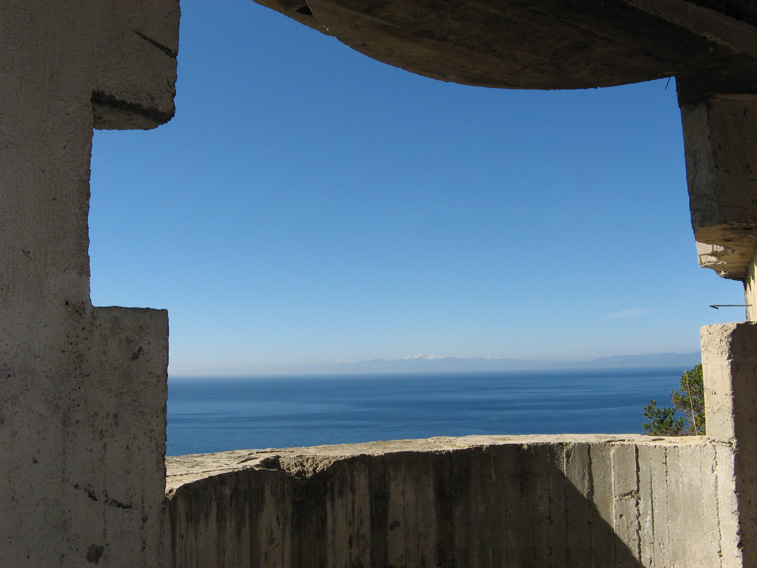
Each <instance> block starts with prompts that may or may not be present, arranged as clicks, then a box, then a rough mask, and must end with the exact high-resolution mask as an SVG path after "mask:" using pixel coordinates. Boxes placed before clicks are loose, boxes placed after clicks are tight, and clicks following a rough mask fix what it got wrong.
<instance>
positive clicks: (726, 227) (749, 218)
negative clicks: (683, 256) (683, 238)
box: [681, 95, 757, 280]
mask: <svg viewBox="0 0 757 568" xmlns="http://www.w3.org/2000/svg"><path fill="white" fill-rule="evenodd" d="M681 117H682V120H683V134H684V143H685V147H686V175H687V178H688V186H689V198H690V205H691V222H692V225H693V228H694V236H695V237H696V240H697V249H698V254H699V262H700V264H701V265H702V266H704V267H706V268H712V269H713V270H715V271H717V272H718V273H719V274H720V275H721V276H723V277H726V278H732V279H736V280H744V279H745V278H746V277H747V272H748V268H749V265H750V261H751V258H752V255H753V253H754V250H755V243H757V136H755V132H757V95H713V96H711V97H710V98H708V99H707V100H704V101H701V102H697V103H694V104H686V105H683V106H682V107H681Z"/></svg>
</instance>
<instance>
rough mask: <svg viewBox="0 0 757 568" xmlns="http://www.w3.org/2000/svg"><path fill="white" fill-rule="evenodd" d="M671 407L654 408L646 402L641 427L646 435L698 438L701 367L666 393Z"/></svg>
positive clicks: (701, 426) (702, 412)
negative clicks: (671, 404) (676, 387)
mask: <svg viewBox="0 0 757 568" xmlns="http://www.w3.org/2000/svg"><path fill="white" fill-rule="evenodd" d="M670 399H671V401H672V402H673V407H672V408H670V407H658V406H657V401H656V400H650V401H649V404H648V405H647V406H645V407H644V418H646V419H647V422H646V423H645V424H643V425H642V427H643V428H644V433H645V434H648V435H650V436H696V435H699V436H702V435H704V433H705V426H704V419H705V409H704V377H703V374H702V365H697V366H696V367H694V368H693V369H691V370H690V371H686V372H684V373H683V375H681V388H680V390H678V391H671V392H670Z"/></svg>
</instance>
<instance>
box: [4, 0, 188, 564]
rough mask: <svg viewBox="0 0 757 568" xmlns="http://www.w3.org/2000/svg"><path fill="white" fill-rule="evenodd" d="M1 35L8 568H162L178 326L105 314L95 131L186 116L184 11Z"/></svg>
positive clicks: (47, 12) (163, 2)
mask: <svg viewBox="0 0 757 568" xmlns="http://www.w3.org/2000/svg"><path fill="white" fill-rule="evenodd" d="M0 22H2V28H3V30H2V34H0V85H2V88H0V116H2V120H0V149H1V150H0V377H2V379H0V380H1V381H2V383H1V384H0V455H2V460H0V478H1V479H4V480H8V482H7V483H6V484H5V485H4V487H3V490H2V491H1V492H0V534H2V538H0V564H2V565H3V566H19V565H22V564H27V565H33V566H81V565H85V564H86V563H97V564H98V565H100V566H124V565H129V564H142V565H154V564H155V563H159V562H160V558H161V554H160V552H161V547H160V546H159V543H160V533H161V525H162V522H163V518H164V513H163V496H162V487H163V476H164V465H163V455H164V453H165V392H166V384H165V381H166V370H167V369H166V365H167V332H168V330H167V320H166V315H165V313H164V312H151V311H140V310H136V311H129V310H117V309H100V308H93V307H92V305H91V302H90V297H89V257H88V247H89V239H88V232H87V214H88V210H89V158H90V153H91V143H92V132H93V128H94V127H95V126H96V125H98V126H107V127H109V128H124V127H154V126H156V125H157V124H160V123H162V122H165V121H166V120H168V118H170V116H172V114H173V101H172V98H173V82H174V80H175V77H176V58H175V54H174V55H171V54H170V53H169V52H170V51H171V50H172V49H173V51H175V46H176V43H177V40H178V37H177V35H178V2H177V0H138V1H136V2H131V1H127V0H104V1H101V0H83V1H81V2H77V3H75V5H72V4H71V3H65V2H40V1H25V0H7V1H4V2H0ZM139 34H142V35H144V36H145V37H147V38H149V39H154V40H155V41H154V42H150V41H147V40H145V39H144V38H142V37H141V36H140V35H139ZM156 38H157V39H156ZM158 43H159V44H161V45H163V46H164V47H166V48H167V49H165V50H163V49H159V48H158V46H157V45H156V44H158ZM172 46H173V47H172ZM93 98H94V99H96V100H95V101H94V102H93ZM98 109H100V110H103V109H106V110H107V109H110V111H111V112H110V114H109V116H108V117H105V116H104V115H103V117H102V121H101V117H100V115H101V113H100V110H98ZM103 112H104V111H103Z"/></svg>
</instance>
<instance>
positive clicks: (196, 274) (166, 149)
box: [90, 0, 744, 375]
mask: <svg viewBox="0 0 757 568" xmlns="http://www.w3.org/2000/svg"><path fill="white" fill-rule="evenodd" d="M177 91H178V92H177V97H176V107H177V112H176V117H175V118H174V119H173V120H172V121H171V122H170V123H169V124H167V125H165V126H162V127H160V128H158V129H156V130H152V131H148V132H143V131H131V132H124V131H107V132H97V133H96V134H95V139H94V148H93V157H92V205H91V211H90V231H91V246H90V254H91V262H92V284H91V286H92V299H93V302H94V304H95V305H106V306H107V305H121V306H136V307H154V308H167V309H168V310H169V317H170V326H171V330H170V346H171V347H170V360H171V363H170V373H171V374H173V375H181V374H202V373H216V372H220V373H223V372H233V371H236V372H238V371H243V370H245V369H252V368H253V367H258V366H260V365H278V364H286V363H308V362H327V361H341V360H366V359H374V358H382V359H396V358H401V357H404V356H408V355H416V354H420V353H423V354H426V355H437V356H445V355H448V356H461V355H462V356H469V357H479V356H492V357H514V358H526V359H550V360H554V359H566V360H577V359H590V358H595V357H601V356H609V355H627V354H640V353H660V352H668V351H673V352H693V351H697V350H698V349H699V328H700V326H702V325H706V324H710V323H717V322H722V321H736V320H742V319H744V314H743V310H742V309H738V308H736V309H730V310H713V309H711V308H709V307H708V305H709V304H713V303H719V304H741V303H743V295H742V287H741V284H740V283H737V282H732V281H726V280H722V279H720V278H718V277H717V276H716V275H715V273H714V272H712V271H710V270H705V269H702V268H699V267H698V265H697V261H696V248H695V245H694V238H693V234H692V230H691V226H690V219H689V214H688V197H687V193H686V176H685V169H684V158H683V143H682V134H681V125H680V115H679V112H678V108H677V104H676V94H675V81H674V80H673V81H670V83H669V84H668V82H667V80H662V81H656V82H652V83H645V84H640V85H631V86H625V87H618V88H612V89H596V90H588V91H554V92H537V91H507V90H493V89H484V88H474V87H466V86H461V85H455V84H448V83H442V82H438V81H433V80H431V79H427V78H424V77H419V76H416V75H413V74H411V73H408V72H406V71H402V70H399V69H395V68H393V67H390V66H387V65H385V64H382V63H379V62H376V61H373V60H371V59H369V58H367V57H365V56H363V55H361V54H359V53H357V52H354V51H352V50H350V49H349V48H347V47H345V46H344V45H342V44H340V43H339V42H338V41H337V40H335V39H334V38H330V37H327V36H324V35H322V34H320V33H318V32H316V31H314V30H311V29H309V28H306V27H304V26H301V25H299V24H297V23H296V22H293V21H291V20H289V19H288V18H286V17H284V16H281V15H280V14H277V13H275V12H272V11H270V10H267V9H265V8H263V7H261V6H258V5H257V4H254V3H253V2H252V0H219V1H218V2H206V1H200V0H182V23H181V40H180V53H179V81H178V83H177Z"/></svg>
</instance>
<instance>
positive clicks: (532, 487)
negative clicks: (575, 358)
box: [165, 435, 740, 567]
mask: <svg viewBox="0 0 757 568" xmlns="http://www.w3.org/2000/svg"><path fill="white" fill-rule="evenodd" d="M717 452H720V453H721V454H722V455H721V456H720V458H721V459H720V463H721V467H723V468H725V469H724V470H723V471H718V472H717V473H716V472H715V471H714V470H713V463H714V462H715V457H716V453H717ZM731 454H732V452H731V446H730V444H729V443H727V442H724V443H717V444H715V443H712V442H709V441H707V440H706V439H704V438H690V439H680V438H679V439H671V438H668V439H661V438H657V439H653V438H649V437H642V436H630V437H623V436H600V435H580V436H579V435H576V436H569V435H565V436H510V437H508V436H470V437H466V438H433V439H430V440H405V441H398V442H376V443H370V444H354V445H344V446H322V447H315V448H295V449H286V450H260V451H236V452H224V453H219V454H206V455H196V456H182V457H178V458H168V463H167V465H168V483H167V487H168V495H169V504H168V511H167V514H168V518H167V521H166V526H167V535H166V539H165V542H166V551H165V558H166V562H167V565H168V566H175V567H179V566H182V567H190V566H193V567H195V566H196V567H216V566H227V567H246V566H271V567H273V566H281V567H285V566H301V567H310V566H312V567H316V566H366V567H368V566H461V567H473V566H476V567H489V566H491V567H494V566H529V567H539V566H576V567H579V566H629V567H633V566H659V567H673V566H721V565H722V566H737V565H740V550H739V548H738V546H737V535H736V533H735V525H733V524H732V523H731V524H729V520H730V518H731V510H730V509H729V508H728V506H726V507H723V506H721V505H720V503H721V496H720V495H719V493H718V490H719V487H721V485H722V483H727V482H728V481H729V480H732V478H733V475H732V474H730V475H728V464H729V463H730V464H731V465H732V459H731ZM729 459H730V461H729ZM721 476H722V481H719V479H720V477H721ZM726 504H727V502H726ZM171 559H172V562H173V563H171Z"/></svg>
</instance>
